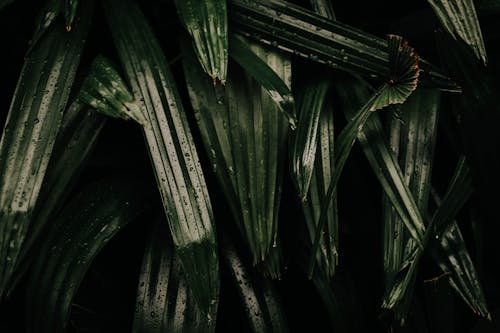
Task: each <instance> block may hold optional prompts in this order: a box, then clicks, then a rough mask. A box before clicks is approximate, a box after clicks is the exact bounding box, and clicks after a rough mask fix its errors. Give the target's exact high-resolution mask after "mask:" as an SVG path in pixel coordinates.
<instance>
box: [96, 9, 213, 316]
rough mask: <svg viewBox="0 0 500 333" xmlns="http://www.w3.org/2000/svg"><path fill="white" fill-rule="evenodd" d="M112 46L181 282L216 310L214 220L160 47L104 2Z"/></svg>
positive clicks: (131, 13) (139, 17)
mask: <svg viewBox="0 0 500 333" xmlns="http://www.w3.org/2000/svg"><path fill="white" fill-rule="evenodd" d="M105 11H106V16H107V20H108V24H109V27H110V29H111V32H112V35H113V40H114V42H115V46H116V48H117V50H118V54H119V56H120V59H121V61H122V65H123V68H124V70H125V73H126V76H127V78H128V81H129V84H130V86H131V87H132V91H133V93H134V96H135V98H136V99H137V100H140V101H141V103H140V106H141V111H142V113H143V114H144V115H145V116H146V117H147V121H148V126H146V127H144V128H143V130H144V135H145V138H146V143H147V147H148V149H149V153H150V157H151V161H152V164H153V168H154V171H155V174H156V180H157V184H158V189H159V191H160V194H161V198H162V201H163V205H164V208H165V212H166V214H167V219H168V223H169V226H170V232H171V233H172V238H173V241H174V244H175V247H176V251H177V253H178V255H179V257H180V258H181V262H182V266H183V268H184V272H185V273H186V280H187V282H188V285H189V287H190V288H191V289H192V290H193V294H194V297H195V298H196V300H197V302H198V304H199V306H200V308H201V309H202V310H203V311H204V312H205V313H210V312H211V310H210V309H211V308H214V307H216V306H217V300H218V293H219V268H218V259H217V252H216V240H215V230H214V218H213V213H212V207H211V204H210V199H209V197H208V191H207V187H206V184H205V179H204V177H203V173H202V170H201V166H200V163H199V160H198V154H197V152H196V149H195V146H194V142H193V138H192V136H191V132H190V129H189V126H188V122H187V119H186V114H185V112H184V109H183V106H182V102H181V99H180V96H179V93H178V91H177V88H176V86H175V81H174V78H173V77H172V73H171V72H170V69H169V67H168V64H167V61H166V59H165V56H164V54H163V53H162V51H161V48H160V45H159V44H158V41H157V40H156V38H155V36H154V35H153V32H152V31H151V28H150V27H149V25H148V23H147V21H146V19H145V17H144V15H143V14H142V12H141V10H140V9H139V7H138V6H137V4H136V3H135V2H134V1H129V0H127V1H123V0H108V1H105Z"/></svg>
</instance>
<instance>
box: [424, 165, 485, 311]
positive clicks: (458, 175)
mask: <svg viewBox="0 0 500 333" xmlns="http://www.w3.org/2000/svg"><path fill="white" fill-rule="evenodd" d="M471 194H472V177H471V175H470V171H469V167H468V166H467V163H466V161H465V158H463V157H462V158H461V159H460V160H459V162H458V165H457V168H456V170H455V173H454V175H453V178H452V180H451V181H450V185H449V186H448V189H447V191H446V194H445V196H444V198H443V200H442V201H441V200H440V198H436V196H434V197H435V200H436V201H437V202H436V203H437V205H438V207H439V208H438V210H437V211H436V212H435V213H434V216H433V217H432V219H433V227H434V229H435V237H434V238H431V240H430V253H431V255H432V257H433V259H434V260H435V261H436V262H437V263H438V265H439V267H440V268H441V270H442V271H443V274H447V275H449V277H448V280H449V282H450V284H451V286H452V287H453V288H454V289H455V290H456V291H457V293H458V294H459V295H460V296H461V297H462V299H463V300H464V301H465V302H466V303H467V304H468V305H469V307H470V308H471V309H472V311H473V312H474V313H476V314H478V315H480V316H483V317H485V318H490V313H489V311H488V307H487V304H486V300H485V297H484V293H483V290H482V288H481V283H480V280H479V276H478V274H477V271H476V268H475V266H474V264H473V263H472V260H471V258H470V255H469V252H468V251H467V247H466V246H465V240H464V239H463V237H462V233H461V232H460V229H459V227H458V224H457V222H456V221H455V220H454V218H455V216H456V214H457V213H458V211H459V210H460V208H461V207H463V205H464V204H465V202H466V201H467V199H468V198H469V197H470V195H471Z"/></svg>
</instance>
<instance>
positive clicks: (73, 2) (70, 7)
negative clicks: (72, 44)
mask: <svg viewBox="0 0 500 333" xmlns="http://www.w3.org/2000/svg"><path fill="white" fill-rule="evenodd" d="M59 1H61V0H59ZM78 2H79V0H64V18H65V20H66V31H68V32H69V31H71V29H72V25H73V21H74V20H75V14H76V9H77V8H78Z"/></svg>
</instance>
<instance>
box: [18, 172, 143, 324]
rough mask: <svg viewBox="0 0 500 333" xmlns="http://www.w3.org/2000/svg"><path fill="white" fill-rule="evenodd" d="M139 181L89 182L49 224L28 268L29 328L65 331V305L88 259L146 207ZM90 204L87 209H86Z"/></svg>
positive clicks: (68, 309)
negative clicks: (29, 270)
mask: <svg viewBox="0 0 500 333" xmlns="http://www.w3.org/2000/svg"><path fill="white" fill-rule="evenodd" d="M149 199H150V196H149V195H148V194H147V191H146V190H145V188H144V187H143V186H140V185H138V183H135V184H134V185H132V183H131V182H130V180H129V179H126V181H125V180H124V179H121V178H116V179H107V180H104V181H102V180H101V181H99V182H96V183H92V184H90V185H88V186H87V187H85V188H84V189H83V190H82V191H81V192H80V193H79V194H77V195H76V196H75V197H74V198H73V199H72V200H71V202H70V203H68V205H67V206H66V207H65V208H64V209H63V211H62V212H61V214H60V215H59V216H58V218H57V219H56V221H54V223H53V224H52V225H51V228H50V229H49V230H48V232H47V234H46V237H45V238H44V242H43V246H42V247H41V249H40V251H39V253H38V255H37V257H36V261H35V262H34V265H33V268H32V270H31V272H30V278H29V280H28V287H27V294H26V297H27V302H26V304H28V308H27V312H26V318H27V322H28V323H29V329H28V331H29V332H65V331H66V328H67V325H68V321H69V317H70V313H71V304H72V300H73V297H74V295H75V294H76V292H77V290H78V287H79V286H80V283H81V282H82V280H83V278H84V276H85V273H86V272H87V270H88V268H89V267H90V265H91V263H92V260H93V259H94V258H95V256H96V255H97V254H98V253H99V251H100V250H101V249H102V248H103V247H104V246H105V245H106V244H107V243H108V242H109V240H110V239H111V238H112V237H113V236H114V235H115V234H116V233H117V232H118V231H120V230H121V229H122V228H123V227H124V226H125V225H127V224H128V223H129V222H131V221H133V220H134V219H136V218H137V217H139V216H140V215H141V214H142V213H144V212H145V211H146V210H147V209H148V206H149ZM89 208H90V209H89Z"/></svg>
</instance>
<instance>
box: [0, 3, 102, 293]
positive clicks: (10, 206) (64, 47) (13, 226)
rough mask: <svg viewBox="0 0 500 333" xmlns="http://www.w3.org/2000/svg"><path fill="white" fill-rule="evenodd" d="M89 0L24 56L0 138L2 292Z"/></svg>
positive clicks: (65, 92)
mask: <svg viewBox="0 0 500 333" xmlns="http://www.w3.org/2000/svg"><path fill="white" fill-rule="evenodd" d="M92 7H93V6H92V1H89V2H87V4H86V5H85V6H83V7H82V11H81V16H80V17H79V20H78V22H76V24H75V29H74V31H73V32H71V33H66V32H65V31H64V29H57V27H55V26H53V27H52V28H51V29H50V30H49V31H48V32H47V33H46V34H45V35H44V36H43V38H42V39H41V40H40V41H39V43H38V44H37V45H36V46H35V48H34V49H33V50H32V52H31V53H30V54H29V55H28V56H27V59H26V61H25V64H24V66H23V69H22V72H21V75H20V78H19V81H18V83H17V87H16V90H15V93H14V97H13V99H12V102H11V106H10V109H9V114H8V116H7V122H6V124H5V127H4V131H3V135H2V140H1V142H0V235H2V236H1V238H0V295H1V294H3V292H4V291H5V287H6V283H7V281H8V280H9V278H10V276H11V274H12V272H13V269H14V266H15V263H16V261H17V257H18V255H19V251H20V247H21V244H22V242H23V240H24V238H25V236H26V232H27V230H28V226H29V222H30V220H31V216H32V213H33V209H34V206H35V204H36V201H37V199H38V194H39V192H40V186H41V185H42V181H43V178H44V176H45V172H46V170H47V164H48V162H49V159H50V156H51V154H52V148H53V145H54V141H55V138H56V135H57V132H58V130H59V125H60V123H61V119H62V115H63V110H64V108H65V106H66V102H67V100H68V96H69V92H70V89H71V86H72V84H73V79H74V77H75V73H76V69H77V67H78V64H79V62H80V55H81V53H82V49H83V46H84V44H85V38H86V35H87V30H88V26H89V22H90V15H91V11H92Z"/></svg>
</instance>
